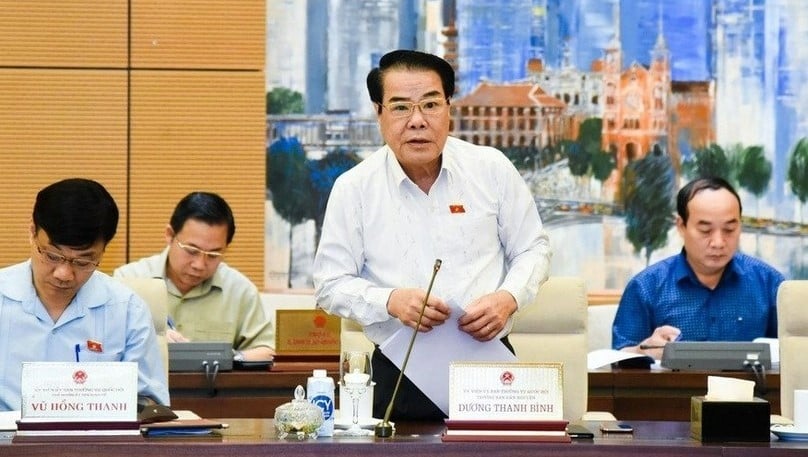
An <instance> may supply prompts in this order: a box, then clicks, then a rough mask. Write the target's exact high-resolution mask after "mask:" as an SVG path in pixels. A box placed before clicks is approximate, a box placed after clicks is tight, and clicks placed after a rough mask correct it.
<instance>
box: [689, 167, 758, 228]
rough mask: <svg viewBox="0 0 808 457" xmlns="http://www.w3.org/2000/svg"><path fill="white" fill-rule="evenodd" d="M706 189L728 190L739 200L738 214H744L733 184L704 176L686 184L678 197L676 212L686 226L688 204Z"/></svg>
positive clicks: (721, 179)
mask: <svg viewBox="0 0 808 457" xmlns="http://www.w3.org/2000/svg"><path fill="white" fill-rule="evenodd" d="M705 189H710V190H718V189H727V190H728V191H729V192H730V193H731V194H732V195H734V196H735V199H736V200H738V213H739V214H740V213H743V205H741V197H739V196H738V192H736V191H735V188H733V187H732V184H730V183H729V182H727V181H726V180H725V179H723V178H719V177H717V176H703V177H700V178H696V179H694V180H693V181H690V182H689V183H687V184H685V186H684V187H682V188H681V189H680V190H679V194H678V195H677V196H676V212H678V213H679V217H681V218H682V222H683V223H684V224H685V225H687V218H688V217H689V216H690V214H689V213H688V211H687V204H688V203H690V200H692V199H693V197H695V196H696V194H698V193H699V192H701V191H703V190H705Z"/></svg>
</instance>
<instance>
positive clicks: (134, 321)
mask: <svg viewBox="0 0 808 457" xmlns="http://www.w3.org/2000/svg"><path fill="white" fill-rule="evenodd" d="M117 227H118V206H117V205H116V204H115V200H113V199H112V196H111V195H110V194H109V192H107V190H106V189H104V187H103V186H102V185H101V184H99V183H97V182H95V181H91V180H88V179H81V178H72V179H65V180H63V181H59V182H56V183H54V184H51V185H49V186H47V187H45V188H44V189H42V190H40V191H39V193H38V194H37V197H36V202H35V203H34V209H33V215H32V221H31V226H30V234H29V236H30V242H31V258H30V259H29V260H26V261H25V262H22V263H18V264H16V265H12V266H9V267H5V268H3V269H0V411H10V410H19V409H20V408H21V403H20V402H21V398H20V392H21V390H20V389H21V384H20V383H21V371H22V362H27V361H33V362H73V361H81V362H85V361H86V362H108V361H127V362H137V363H138V393H139V395H140V396H141V397H143V400H144V402H148V401H155V402H158V403H160V404H164V405H168V404H169V395H168V381H167V379H166V376H165V370H164V368H163V362H162V357H161V355H160V348H159V345H158V343H157V336H156V335H155V332H154V326H153V324H152V318H151V314H150V312H149V307H148V305H147V304H146V303H144V302H143V300H142V299H140V297H138V296H137V295H135V294H134V293H133V292H132V291H131V290H129V289H127V288H126V287H124V286H123V285H122V284H121V283H119V282H118V281H115V280H113V279H112V278H110V277H109V276H108V275H106V274H104V273H102V272H100V271H97V270H96V268H97V267H98V264H99V263H100V262H101V258H102V257H103V255H104V251H105V249H106V247H107V244H108V243H109V242H110V240H112V238H113V237H114V236H115V232H116V230H117ZM146 399H148V400H146Z"/></svg>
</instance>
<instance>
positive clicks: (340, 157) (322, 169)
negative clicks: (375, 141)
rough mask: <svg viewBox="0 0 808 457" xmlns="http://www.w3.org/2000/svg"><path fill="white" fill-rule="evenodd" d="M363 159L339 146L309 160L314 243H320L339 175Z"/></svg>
mask: <svg viewBox="0 0 808 457" xmlns="http://www.w3.org/2000/svg"><path fill="white" fill-rule="evenodd" d="M361 160H362V159H360V158H359V156H357V155H356V153H354V152H353V151H349V150H347V149H344V148H337V149H335V150H334V151H331V152H329V153H327V154H326V155H325V156H323V158H321V159H318V160H309V162H308V163H307V165H306V166H307V168H308V170H309V182H310V183H311V189H312V197H313V200H314V205H313V207H312V210H313V213H312V218H313V219H314V227H315V239H314V245H315V246H317V245H318V244H319V243H320V232H321V231H322V229H323V217H324V216H325V207H326V204H327V203H328V197H329V196H330V195H331V188H332V187H334V182H335V181H336V180H337V178H339V176H340V175H341V174H343V173H345V172H346V171H348V170H350V169H351V168H353V167H354V165H356V164H358V163H359V162H361Z"/></svg>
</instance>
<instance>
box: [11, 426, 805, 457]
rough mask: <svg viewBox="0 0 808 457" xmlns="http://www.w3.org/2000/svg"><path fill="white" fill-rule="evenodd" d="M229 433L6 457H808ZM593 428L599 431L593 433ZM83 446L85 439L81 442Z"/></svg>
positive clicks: (785, 448) (641, 435) (651, 429)
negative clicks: (285, 437) (306, 438)
mask: <svg viewBox="0 0 808 457" xmlns="http://www.w3.org/2000/svg"><path fill="white" fill-rule="evenodd" d="M224 421H225V422H227V423H228V424H230V428H229V429H226V430H223V431H221V432H217V434H216V435H212V436H209V437H162V438H145V439H142V440H137V441H118V442H116V441H115V440H114V439H113V438H93V439H92V440H86V439H83V440H81V441H76V440H73V441H70V440H69V438H66V437H59V438H50V439H47V440H44V441H42V442H36V443H34V442H31V441H27V442H12V441H11V439H10V438H0V457H5V456H12V455H13V456H20V455H24V456H27V457H40V456H41V457H50V456H54V455H58V456H64V457H73V456H75V457H102V456H103V457H108V456H112V455H114V456H118V457H135V456H138V457H140V456H145V457H149V456H166V455H170V456H174V457H182V456H193V457H220V456H221V457H225V456H226V457H232V456H234V455H235V456H239V457H253V456H256V457H258V456H260V457H265V456H285V455H294V456H296V457H323V456H331V455H334V456H356V455H361V456H363V457H376V456H379V457H414V456H434V455H440V456H442V457H540V456H558V457H579V456H588V457H591V456H600V457H623V456H626V455H637V456H649V455H651V456H654V457H679V456H682V455H687V456H689V457H707V456H714V457H719V456H727V457H730V456H737V457H746V456H749V457H751V456H755V457H769V456H771V457H796V456H804V455H806V453H808V443H806V442H802V443H785V442H779V441H777V440H776V439H775V440H774V441H772V442H770V443H727V444H707V443H704V444H703V443H700V442H698V441H694V440H692V439H690V438H689V427H690V424H689V423H687V422H643V421H637V422H632V425H633V426H634V430H635V431H634V434H633V435H623V434H620V435H612V436H603V435H601V434H600V433H599V432H597V431H595V439H593V440H584V441H578V442H573V443H492V442H485V443H473V442H472V443H443V442H441V441H440V433H441V432H442V431H443V425H442V424H440V423H431V424H430V423H426V424H406V423H401V424H397V426H396V428H397V430H396V436H394V437H393V438H389V439H375V438H373V437H333V438H318V439H316V440H309V441H296V440H286V441H281V440H278V439H277V436H276V434H275V430H274V428H273V421H272V420H270V419H224ZM590 428H592V429H593V430H596V429H595V428H594V427H592V426H591V424H590ZM78 438H79V439H81V437H78Z"/></svg>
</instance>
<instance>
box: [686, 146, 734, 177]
mask: <svg viewBox="0 0 808 457" xmlns="http://www.w3.org/2000/svg"><path fill="white" fill-rule="evenodd" d="M682 170H683V171H684V174H685V176H687V177H688V178H690V179H695V178H697V177H699V176H717V177H719V178H724V179H725V180H727V181H728V182H733V181H734V179H733V169H732V165H731V163H730V160H729V158H728V157H727V154H726V153H725V152H724V149H723V148H722V147H721V146H719V145H717V144H711V145H710V146H708V147H706V148H700V149H697V150H696V152H695V154H693V155H692V156H691V158H690V159H689V160H687V161H685V162H684V163H683V164H682Z"/></svg>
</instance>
